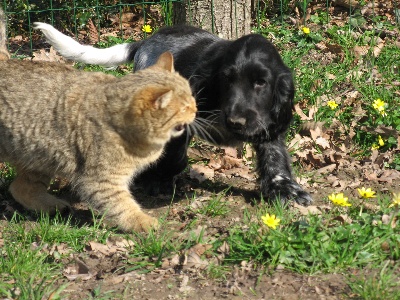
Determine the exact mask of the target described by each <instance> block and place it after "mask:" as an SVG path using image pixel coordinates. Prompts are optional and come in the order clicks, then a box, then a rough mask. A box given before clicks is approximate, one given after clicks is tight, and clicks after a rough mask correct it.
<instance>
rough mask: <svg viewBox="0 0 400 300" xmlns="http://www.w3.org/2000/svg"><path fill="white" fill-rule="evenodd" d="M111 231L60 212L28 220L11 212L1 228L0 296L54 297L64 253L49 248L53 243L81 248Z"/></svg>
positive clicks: (73, 248)
mask: <svg viewBox="0 0 400 300" xmlns="http://www.w3.org/2000/svg"><path fill="white" fill-rule="evenodd" d="M110 234H111V232H109V231H105V230H102V229H99V228H97V227H94V226H77V225H72V224H71V220H70V219H65V218H62V217H61V216H60V215H56V216H55V217H52V218H50V217H49V216H48V215H41V216H38V219H37V220H36V221H29V220H27V219H26V218H24V217H23V216H20V215H19V214H17V213H16V214H14V217H13V219H12V220H10V221H9V222H8V223H7V224H6V225H5V226H4V227H2V228H1V238H2V239H3V240H4V246H3V247H2V248H0V296H4V297H12V298H15V297H17V296H18V298H19V299H42V298H43V297H44V296H46V295H47V297H48V296H49V295H50V294H52V295H53V297H54V299H59V298H57V297H58V296H57V295H58V294H59V293H61V292H62V290H63V289H64V288H65V286H57V287H56V286H54V281H55V280H56V279H59V278H60V274H61V270H62V268H63V265H62V263H61V258H62V257H63V255H61V254H60V253H58V252H57V251H56V250H55V251H49V249H50V248H49V247H51V246H53V245H60V244H61V243H63V244H65V245H66V246H65V247H67V248H68V249H70V251H69V252H70V253H76V252H81V251H82V250H83V248H84V247H85V245H86V243H87V242H88V241H92V240H97V241H99V242H103V241H105V239H106V237H107V236H108V235H110Z"/></svg>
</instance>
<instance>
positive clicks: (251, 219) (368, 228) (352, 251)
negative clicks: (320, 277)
mask: <svg viewBox="0 0 400 300" xmlns="http://www.w3.org/2000/svg"><path fill="white" fill-rule="evenodd" d="M368 195H370V194H368ZM330 199H331V201H332V202H333V203H334V204H335V205H337V208H334V209H332V210H331V212H330V213H329V214H327V215H324V218H321V217H320V216H317V215H308V216H300V217H298V216H297V217H296V216H295V215H293V213H291V212H288V211H286V210H281V209H277V208H278V207H272V208H270V209H268V210H267V214H265V208H264V209H261V210H259V211H258V212H257V213H256V215H255V216H254V215H252V214H250V213H248V212H245V214H244V221H243V223H244V224H248V225H247V226H246V227H243V225H242V224H241V225H238V227H237V228H232V229H231V230H230V234H229V237H228V238H227V242H228V244H229V245H230V247H231V251H230V254H229V258H228V260H230V261H234V262H240V261H242V260H250V261H254V262H255V263H256V264H261V265H268V266H270V267H274V266H275V267H276V266H277V265H283V266H285V268H287V269H291V270H293V271H295V272H299V273H315V272H321V271H322V272H334V271H338V270H344V269H346V268H348V267H353V268H359V267H365V266H368V265H374V264H377V263H379V262H381V261H383V260H385V259H389V258H391V259H395V260H397V259H399V256H398V255H399V253H398V251H395V250H391V251H383V250H382V244H383V243H384V244H385V247H388V249H395V248H396V243H397V241H398V240H400V231H399V229H397V228H392V226H390V224H383V223H382V222H381V221H380V218H381V217H382V216H383V215H384V211H385V210H386V209H385V210H384V211H382V212H380V213H378V214H376V213H375V214H370V213H365V212H361V211H360V207H359V206H358V205H352V204H351V203H350V202H349V201H348V198H347V197H344V196H343V194H337V195H335V194H333V195H331V196H330ZM339 200H340V201H339ZM342 207H343V208H342ZM346 207H347V208H346ZM384 207H388V204H387V201H386V202H385V205H384ZM344 213H346V214H348V217H349V219H351V220H352V222H350V223H347V222H346V221H345V220H343V214H344Z"/></svg>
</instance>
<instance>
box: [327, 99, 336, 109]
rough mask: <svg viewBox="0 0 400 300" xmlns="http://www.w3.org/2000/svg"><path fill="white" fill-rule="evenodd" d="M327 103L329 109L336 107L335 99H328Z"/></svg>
mask: <svg viewBox="0 0 400 300" xmlns="http://www.w3.org/2000/svg"><path fill="white" fill-rule="evenodd" d="M327 104H328V106H329V107H330V108H331V109H335V108H336V107H338V104H337V103H336V101H335V100H331V101H328V103H327Z"/></svg>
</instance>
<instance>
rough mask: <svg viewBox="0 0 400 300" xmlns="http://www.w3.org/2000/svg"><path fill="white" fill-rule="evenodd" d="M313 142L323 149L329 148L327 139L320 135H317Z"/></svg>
mask: <svg viewBox="0 0 400 300" xmlns="http://www.w3.org/2000/svg"><path fill="white" fill-rule="evenodd" d="M315 143H316V144H317V145H318V146H320V147H322V148H323V149H324V150H325V149H328V148H330V144H329V141H328V140H327V139H326V138H324V137H322V136H319V137H317V138H316V139H315Z"/></svg>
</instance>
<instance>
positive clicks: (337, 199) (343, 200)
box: [328, 193, 351, 206]
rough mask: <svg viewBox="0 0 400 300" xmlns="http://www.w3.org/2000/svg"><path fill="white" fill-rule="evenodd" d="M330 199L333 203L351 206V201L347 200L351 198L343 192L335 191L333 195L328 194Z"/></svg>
mask: <svg viewBox="0 0 400 300" xmlns="http://www.w3.org/2000/svg"><path fill="white" fill-rule="evenodd" d="M328 199H329V200H331V201H332V202H333V204H335V205H338V206H351V203H349V202H347V200H348V199H349V198H347V197H344V195H343V193H339V194H337V195H335V194H334V193H333V194H332V195H329V196H328Z"/></svg>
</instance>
